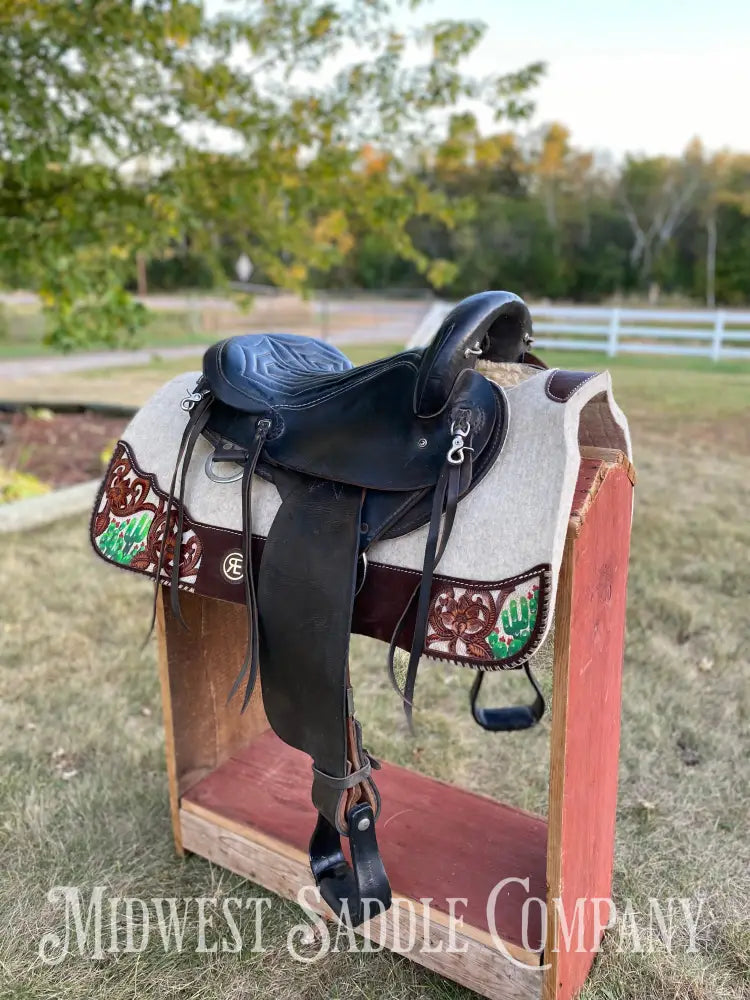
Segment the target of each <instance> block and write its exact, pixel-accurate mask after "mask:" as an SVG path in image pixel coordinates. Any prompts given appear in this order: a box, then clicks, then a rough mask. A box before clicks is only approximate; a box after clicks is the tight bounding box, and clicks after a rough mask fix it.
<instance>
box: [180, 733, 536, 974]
mask: <svg viewBox="0 0 750 1000" xmlns="http://www.w3.org/2000/svg"><path fill="white" fill-rule="evenodd" d="M376 779H377V784H378V788H379V789H380V792H381V795H382V799H383V808H382V813H381V815H380V818H379V820H378V824H377V834H378V843H379V846H380V849H381V854H382V857H383V862H384V864H385V867H386V871H387V872H388V875H389V878H390V881H391V886H392V888H393V890H394V891H395V892H397V893H399V894H401V895H403V896H407V897H409V898H410V899H420V898H423V897H432V898H433V899H434V904H433V905H434V907H435V908H436V909H437V910H440V911H441V912H443V913H449V912H450V904H449V902H448V900H449V899H451V898H462V899H466V900H467V903H466V905H465V907H463V908H462V911H461V912H462V913H463V915H464V919H465V922H466V923H467V924H469V925H471V926H472V927H476V928H479V929H480V930H481V931H483V932H484V933H485V934H487V933H489V931H490V921H489V917H488V913H487V909H488V900H490V894H491V893H492V891H493V889H494V887H495V885H496V884H497V883H499V882H500V881H501V880H502V879H504V878H508V877H514V878H521V879H525V878H528V879H529V891H528V893H527V891H526V890H525V889H524V888H523V886H521V885H518V884H517V883H512V884H510V885H507V886H505V887H504V888H503V889H502V890H501V891H500V892H499V894H495V896H493V897H492V898H493V899H494V898H496V905H495V906H494V908H493V911H492V912H493V916H494V922H495V926H496V928H497V932H498V934H499V935H500V936H501V937H502V938H503V940H505V941H508V942H509V943H510V944H511V945H513V946H515V947H517V948H520V949H522V950H523V951H524V952H526V953H527V954H528V955H530V956H531V958H530V959H529V960H530V961H533V962H534V963H536V964H537V965H538V964H539V955H538V954H536V953H535V950H536V949H541V947H542V943H543V941H542V938H543V931H544V928H543V927H542V922H541V916H540V914H539V908H538V907H531V913H530V919H529V927H528V933H527V936H526V938H524V934H523V927H522V917H521V910H522V907H523V903H524V900H525V899H526V898H527V896H528V895H530V896H537V897H538V898H540V899H544V898H545V896H546V850H547V824H546V822H545V821H544V820H543V819H542V818H540V817H538V816H532V815H531V814H530V813H526V812H523V811H521V810H519V809H513V808H512V807H511V806H508V805H505V804H504V803H502V802H496V801H494V800H493V799H489V798H486V797H484V796H479V795H474V794H472V793H471V792H467V791H466V790H464V789H462V788H457V787H455V786H453V785H448V784H445V783H444V782H441V781H436V780H435V779H433V778H426V777H424V776H423V775H419V774H416V773H415V772H413V771H409V770H407V769H406V768H402V767H396V766H395V765H393V764H388V763H387V762H384V763H383V766H382V770H380V771H379V772H378V773H377V776H376ZM190 803H193V804H195V805H199V806H201V807H203V808H204V809H208V810H209V811H210V812H212V813H213V814H216V815H220V816H224V817H226V818H227V819H230V820H232V821H234V822H236V823H239V824H241V825H242V827H245V828H246V827H250V828H252V829H253V830H257V831H258V832H259V833H261V834H263V835H265V836H268V837H271V838H273V839H274V840H275V841H281V842H283V843H286V844H288V845H289V846H290V847H292V848H295V849H296V850H298V851H301V852H302V853H303V854H304V855H305V856H306V853H307V844H308V840H309V838H310V834H311V832H312V830H313V827H314V826H315V821H316V812H315V809H314V807H313V805H312V802H311V801H310V759H309V757H307V755H306V754H302V753H300V752H299V751H298V750H294V749H293V748H292V747H288V746H287V745H286V744H285V743H282V742H281V740H279V738H278V737H277V736H276V735H275V733H273V732H272V731H270V730H269V731H268V732H266V733H264V734H263V735H262V736H261V737H259V738H258V739H257V740H255V741H254V742H253V743H252V744H251V745H250V746H248V747H246V748H245V749H243V750H242V751H241V753H239V754H237V755H235V756H233V757H232V758H231V759H230V760H228V761H227V762H226V763H225V764H224V765H222V766H221V767H220V768H218V769H217V770H216V771H214V772H213V773H212V774H210V775H208V776H207V777H206V778H204V779H203V780H202V781H201V782H199V783H198V784H196V785H195V786H193V787H192V788H191V789H190V791H189V792H188V793H187V794H186V795H185V796H184V797H183V807H184V808H188V807H189V804H190Z"/></svg>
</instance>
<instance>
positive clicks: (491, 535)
mask: <svg viewBox="0 0 750 1000" xmlns="http://www.w3.org/2000/svg"><path fill="white" fill-rule="evenodd" d="M477 370H478V371H480V372H481V373H482V374H483V375H485V376H486V377H487V378H488V379H490V380H491V381H492V382H494V383H495V384H496V385H498V386H500V387H502V391H503V393H504V396H505V400H506V410H507V430H506V437H505V441H504V444H503V447H502V449H501V450H500V452H499V454H498V455H497V457H496V458H495V460H494V463H493V464H492V466H491V468H490V469H489V471H488V472H487V473H486V475H485V476H484V478H483V479H482V481H481V482H479V483H478V485H477V486H476V487H475V488H474V489H473V490H472V491H471V492H470V493H468V494H467V495H466V496H465V497H463V498H462V501H461V503H460V504H459V506H458V509H457V512H456V516H455V522H454V524H453V529H452V532H451V534H450V537H449V539H448V542H447V546H446V548H445V552H444V554H443V556H442V559H441V561H440V564H439V567H438V568H437V569H436V571H435V575H434V580H433V583H432V588H431V594H430V609H429V618H428V628H427V633H426V638H425V645H424V649H423V654H424V656H426V657H427V658H430V659H433V660H448V661H451V662H454V663H456V664H460V665H464V666H469V667H473V668H478V669H480V670H482V671H487V670H498V669H513V668H516V667H519V666H521V665H522V664H524V663H525V662H526V661H527V660H528V658H529V657H530V656H532V655H533V654H534V653H535V652H536V651H537V650H538V649H539V647H540V645H541V644H542V643H543V641H544V639H545V637H546V635H547V633H548V631H549V628H550V625H551V620H552V610H553V609H554V602H555V595H556V589H557V582H558V576H559V571H560V564H561V561H562V554H563V547H564V542H565V534H566V529H567V524H568V518H569V513H570V509H571V504H572V502H573V495H574V489H575V485H576V480H577V477H578V472H579V466H580V460H581V448H582V447H583V448H587V447H595V448H607V449H617V450H619V451H621V452H623V453H624V454H625V455H626V456H627V457H628V458H630V457H631V443H630V436H629V432H628V425H627V420H626V418H625V416H624V414H623V413H622V411H621V410H620V408H619V407H618V406H617V404H616V402H615V400H614V397H613V394H612V385H611V378H610V376H609V373H607V372H602V373H598V374H597V373H594V374H592V373H584V372H569V371H564V370H559V369H552V370H540V369H538V368H536V367H532V366H530V365H524V364H498V363H493V362H480V363H479V365H478V366H477ZM199 377H200V373H199V372H189V373H186V374H184V375H179V376H177V377H176V378H174V379H172V380H171V381H170V382H168V383H167V384H166V385H164V386H163V387H162V388H161V389H159V390H158V391H157V392H156V393H155V395H154V396H153V397H152V398H151V399H150V400H149V402H147V403H146V404H145V406H144V407H143V408H142V409H141V410H140V411H139V412H138V413H137V414H136V416H135V417H134V418H133V419H132V421H131V422H130V424H129V425H128V426H127V428H126V429H125V431H124V432H123V435H122V438H121V439H120V440H119V441H118V442H117V445H116V447H115V449H114V453H113V456H112V459H111V461H110V463H109V466H108V469H107V471H106V474H105V476H104V480H103V482H102V486H101V489H100V491H99V495H98V497H97V500H96V504H95V508H94V512H93V516H92V520H91V541H92V544H93V546H94V549H95V551H96V552H97V553H98V554H99V555H100V556H101V557H102V558H103V559H105V560H106V561H108V562H110V563H113V564H115V565H118V566H121V567H123V568H126V569H129V570H131V571H133V572H137V573H142V574H144V575H146V576H150V577H152V578H155V577H156V573H157V566H158V564H159V553H160V548H161V544H162V539H163V537H164V527H165V525H164V522H165V518H166V508H167V498H168V494H169V489H170V480H171V477H172V474H173V471H174V460H175V454H176V453H177V450H178V448H179V445H180V441H181V438H182V435H183V432H184V430H185V426H186V424H187V421H188V413H187V412H186V411H185V410H183V409H181V402H182V400H184V399H185V397H186V396H188V395H189V394H190V393H191V392H192V391H193V389H194V387H195V385H196V382H197V381H198V379H199ZM213 452H214V449H213V447H212V445H211V444H210V443H209V441H207V440H206V439H205V438H203V437H201V438H200V439H199V440H198V442H197V443H196V446H195V454H194V459H193V461H192V462H191V464H190V467H189V469H188V470H187V477H186V482H185V489H184V492H183V497H182V500H183V509H184V525H183V536H182V545H181V549H180V567H179V586H180V588H181V589H185V590H189V591H195V592H196V593H198V594H201V595H203V596H206V597H210V598H218V599H220V600H226V601H232V602H236V603H244V601H245V592H244V588H243V565H242V560H243V556H242V545H241V539H242V495H241V492H242V491H241V483H240V482H239V481H238V480H237V478H235V479H234V481H226V482H217V481H215V480H214V479H212V478H209V475H207V472H206V469H207V467H208V468H210V461H211V458H212V456H213ZM215 468H216V469H221V470H222V473H223V471H224V469H225V468H227V469H228V468H229V467H228V466H222V465H217V466H216V467H215ZM227 478H230V477H227ZM280 505H281V498H280V496H279V493H278V491H277V489H276V487H275V486H274V485H273V484H272V483H270V482H267V481H265V480H264V479H262V478H260V477H259V476H257V475H256V476H255V477H254V478H253V484H252V510H253V521H252V531H253V547H254V549H255V548H256V547H257V549H258V550H259V553H260V551H261V550H262V546H263V542H264V539H265V537H266V536H267V535H268V532H269V530H270V528H271V525H272V523H273V520H274V518H275V516H276V514H277V512H278V510H279V507H280ZM365 527H366V526H363V530H364V528H365ZM427 532H428V526H427V525H424V526H423V527H420V528H418V529H417V530H414V531H411V532H409V533H408V534H404V535H401V536H399V537H396V538H385V539H382V540H380V541H375V542H374V543H373V544H372V545H371V546H370V548H369V550H368V553H367V566H366V571H365V573H364V579H363V580H362V581H361V583H360V585H359V586H360V590H359V593H358V595H357V598H356V601H355V604H354V614H353V618H352V631H354V632H358V633H361V634H364V635H369V636H373V637H375V638H378V639H382V640H385V641H389V640H390V639H391V636H392V634H393V632H394V629H395V627H396V625H397V623H398V620H399V617H400V616H401V615H402V613H403V611H404V608H405V606H406V605H407V603H408V601H409V597H410V595H411V594H412V592H413V591H414V588H415V586H416V585H417V584H418V582H419V579H420V576H421V571H422V561H423V557H424V551H425V544H426V539H427ZM162 581H163V582H164V583H166V584H170V583H171V573H170V572H168V569H167V566H166V565H164V566H163V568H162ZM288 614H289V624H290V626H292V625H293V622H294V614H295V609H294V608H293V607H290V608H289V609H288ZM412 617H413V615H412ZM412 630H413V622H409V621H408V620H407V621H406V622H405V623H404V627H403V628H402V629H401V631H400V632H399V634H398V638H397V644H398V645H399V646H400V647H401V648H403V649H405V650H408V649H409V648H410V644H411V638H412Z"/></svg>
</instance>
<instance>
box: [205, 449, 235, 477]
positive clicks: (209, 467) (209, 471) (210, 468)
mask: <svg viewBox="0 0 750 1000" xmlns="http://www.w3.org/2000/svg"><path fill="white" fill-rule="evenodd" d="M215 454H216V452H215V451H212V452H209V454H208V455H207V456H206V464H205V466H204V469H205V470H206V475H207V476H208V478H209V479H210V480H211V482H212V483H219V484H221V483H236V482H237V480H238V479H242V469H238V471H237V472H233V473H232V475H231V476H217V475H216V473H215V472H214V455H215ZM224 461H228V459H224Z"/></svg>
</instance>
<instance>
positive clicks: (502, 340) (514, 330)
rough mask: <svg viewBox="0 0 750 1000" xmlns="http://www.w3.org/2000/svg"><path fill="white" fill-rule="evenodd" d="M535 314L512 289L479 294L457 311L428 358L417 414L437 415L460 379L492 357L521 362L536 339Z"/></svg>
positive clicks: (445, 323)
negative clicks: (532, 323)
mask: <svg viewBox="0 0 750 1000" xmlns="http://www.w3.org/2000/svg"><path fill="white" fill-rule="evenodd" d="M531 334H532V329H531V313H530V312H529V309H528V306H527V305H526V303H525V302H524V301H523V299H521V298H519V297H518V296H517V295H514V294H513V293H512V292H479V293H478V294H477V295H470V296H469V297H468V298H466V299H463V300H462V301H461V302H459V303H458V305H457V306H456V307H455V309H452V310H451V311H450V312H449V313H448V315H447V316H446V317H445V319H444V320H443V322H442V325H441V326H440V329H439V330H438V332H437V333H436V334H435V336H434V337H433V338H432V341H431V342H430V344H429V346H428V347H427V348H426V349H425V351H424V354H423V356H422V363H421V365H420V368H419V375H418V376H417V382H416V386H415V388H414V412H415V413H416V414H417V415H418V416H420V417H427V416H432V415H433V414H435V413H438V412H439V411H440V410H441V409H442V408H443V406H444V405H445V402H446V400H447V399H448V398H449V396H450V394H451V390H452V388H453V386H454V384H455V381H456V378H457V377H458V375H459V374H460V372H462V371H463V370H464V369H466V368H474V366H475V365H476V362H477V361H478V359H479V358H480V357H482V358H484V359H485V360H486V361H520V360H521V359H522V358H523V355H524V354H525V353H526V350H527V349H528V347H529V345H530V344H531V341H532V336H531Z"/></svg>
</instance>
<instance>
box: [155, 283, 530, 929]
mask: <svg viewBox="0 0 750 1000" xmlns="http://www.w3.org/2000/svg"><path fill="white" fill-rule="evenodd" d="M530 342H531V321H530V317H529V313H528V309H527V308H526V306H525V304H524V303H523V302H522V300H521V299H519V298H518V297H517V296H515V295H512V294H510V293H507V292H484V293H482V294H480V295H475V296H471V297H470V298H469V299H466V300H464V302H462V303H460V304H459V305H458V306H457V307H456V308H455V309H454V310H453V311H452V312H451V313H450V314H449V316H448V317H446V320H445V321H444V323H443V325H442V326H441V328H440V330H439V331H438V333H437V334H436V336H435V338H434V340H433V342H432V344H431V345H430V346H429V347H427V348H426V349H425V350H407V351H404V352H402V353H401V354H397V355H395V356H393V357H391V358H387V359H385V360H383V361H376V362H373V363H372V364H369V365H364V366H362V367H360V368H353V367H352V366H351V363H350V362H349V361H348V359H346V358H345V357H344V355H343V354H341V352H339V351H338V350H337V349H336V348H335V347H333V346H332V345H330V344H324V343H321V342H320V341H317V340H312V339H309V338H304V337H292V336H290V335H286V334H270V335H263V336H258V335H248V336H242V337H233V338H230V339H228V340H225V341H223V342H221V343H219V344H217V345H215V346H214V347H212V348H210V349H209V350H208V351H207V352H206V355H205V358H204V367H203V377H202V378H201V380H200V381H199V383H198V385H197V386H196V388H195V391H194V392H193V393H192V394H190V395H189V396H188V397H187V399H185V400H184V401H183V408H185V409H187V410H188V411H189V413H190V417H189V420H188V424H187V427H186V428H185V432H184V434H183V438H182V442H181V445H180V449H179V453H178V456H177V464H176V467H175V470H174V475H173V479H172V485H171V489H170V494H169V499H168V503H167V512H166V521H165V524H166V525H168V526H169V529H167V530H165V533H164V540H163V544H162V547H161V554H160V560H159V565H158V567H157V577H156V578H157V581H158V580H159V579H160V578H161V573H162V566H163V565H164V563H165V560H166V558H167V550H168V549H170V547H171V549H170V552H171V554H170V556H169V558H170V559H171V563H172V584H173V585H172V587H171V600H172V607H173V610H174V613H175V614H176V615H177V616H179V593H178V584H179V564H180V554H179V548H180V543H181V539H182V535H183V508H184V504H183V503H182V498H183V495H184V488H185V482H186V476H187V469H188V467H189V463H190V459H191V456H192V453H193V450H194V448H195V445H196V442H197V441H198V439H199V438H200V437H201V436H205V437H207V438H208V439H209V440H210V441H211V442H212V443H214V444H218V445H219V446H220V449H221V450H220V453H219V457H220V458H221V459H222V460H229V459H231V460H234V461H236V462H238V463H239V464H240V465H241V466H242V535H243V544H242V549H243V556H244V561H243V574H244V588H245V600H246V606H247V611H248V650H247V654H246V657H245V662H244V663H243V665H242V669H241V671H240V673H239V675H238V677H237V680H236V681H235V684H234V687H233V689H232V694H234V693H235V691H237V690H238V689H239V687H240V686H241V685H242V683H243V682H245V696H244V705H247V703H248V701H249V698H250V694H251V693H252V690H253V688H254V685H255V683H256V679H257V676H258V674H259V675H260V683H261V685H262V689H263V701H264V707H265V710H266V714H267V717H268V720H269V722H270V724H271V726H272V727H273V729H274V730H275V731H276V733H277V734H278V735H279V736H280V738H281V739H283V740H284V741H285V742H287V743H289V744H290V745H292V746H294V747H297V748H298V749H300V750H303V751H304V752H306V753H308V754H309V755H310V756H311V757H312V760H313V789H312V795H313V802H314V804H315V806H316V808H317V810H318V813H319V820H318V825H317V827H316V830H315V833H314V834H313V838H312V840H311V843H310V858H311V868H312V871H313V874H314V875H315V879H316V882H317V884H318V886H319V887H320V891H321V894H322V895H323V898H324V899H326V901H327V902H328V903H329V905H330V906H331V907H332V909H333V910H334V912H335V913H337V914H338V915H342V914H343V913H344V911H345V910H346V911H347V913H348V917H349V919H350V920H351V922H352V923H353V924H357V923H361V922H362V921H363V920H366V919H368V918H369V916H370V915H372V913H373V912H375V911H374V910H373V909H372V906H373V905H375V906H377V907H379V908H381V909H383V908H387V906H388V905H390V888H389V886H388V880H387V876H386V874H385V870H384V868H383V865H382V862H381V860H380V856H379V853H378V850H377V840H376V838H375V821H376V819H377V814H378V811H379V798H378V793H377V788H376V786H375V783H374V781H373V778H372V770H373V768H375V769H376V768H377V766H378V765H377V762H376V761H375V760H374V759H373V758H372V757H371V756H370V755H369V754H368V753H367V751H366V750H365V749H364V748H363V745H362V734H361V729H360V726H359V723H358V722H357V720H356V718H355V714H354V703H353V695H352V690H351V686H350V683H349V673H348V652H349V637H350V633H351V628H352V616H353V613H354V601H355V597H356V593H357V587H358V569H359V567H360V563H361V557H362V556H363V555H365V554H366V552H367V550H368V548H369V547H370V545H372V544H374V542H376V541H377V540H378V539H381V538H393V537H398V536H400V535H403V534H406V533H408V532H411V531H414V530H415V528H418V527H420V526H423V525H427V526H428V528H427V537H426V540H425V548H424V556H423V565H422V570H421V573H420V575H419V581H418V582H417V584H416V585H415V587H414V590H413V592H412V593H411V596H410V598H409V600H408V601H407V603H406V606H405V607H404V609H403V613H402V615H401V618H400V620H399V622H398V624H397V625H396V628H395V630H394V633H393V636H392V638H391V645H390V652H389V670H390V673H391V678H392V681H393V682H394V685H395V686H396V687H397V688H398V689H399V690H400V692H401V694H402V696H403V699H404V707H405V711H406V714H407V718H408V719H409V720H410V719H411V709H412V701H413V695H414V687H415V683H416V676H417V668H418V664H419V659H420V655H421V653H422V650H423V648H424V644H425V637H426V633H427V627H428V624H427V623H428V613H429V601H430V594H431V589H432V580H433V575H434V572H435V569H436V567H437V566H438V564H439V562H440V560H441V557H442V555H443V553H444V551H445V548H446V545H447V543H448V540H449V538H450V535H451V529H452V526H453V523H454V519H455V516H456V511H457V508H458V505H459V503H460V502H461V500H462V498H464V497H465V496H466V495H467V494H468V493H469V492H470V491H471V490H472V488H473V487H474V486H475V485H476V484H477V483H478V482H479V481H480V480H481V479H482V477H483V476H484V475H485V474H486V472H487V470H488V469H489V468H490V467H491V466H492V464H493V463H494V462H495V460H496V458H497V455H498V453H499V452H500V450H501V448H502V445H503V442H504V439H505V434H506V432H507V427H508V420H507V406H506V403H505V396H504V393H503V390H502V389H500V388H499V387H498V386H496V385H494V384H493V383H492V382H490V381H489V380H488V379H486V378H485V377H484V376H483V375H481V374H480V373H479V372H477V371H475V370H474V369H475V366H476V364H477V361H478V360H479V359H480V358H482V357H490V358H491V359H493V360H501V361H518V360H521V359H522V358H523V356H524V354H525V352H526V348H527V347H528V346H529V344H530ZM258 472H260V473H261V474H262V475H263V477H264V478H267V479H269V480H270V481H271V482H273V484H274V485H275V486H276V488H277V490H278V492H279V495H280V497H281V506H280V508H279V510H278V511H277V513H276V516H275V519H274V521H273V524H272V525H271V528H270V530H269V532H268V536H267V538H266V541H265V545H264V547H263V553H262V557H261V563H260V566H259V569H258V572H257V574H256V573H255V572H254V568H253V561H252V549H253V547H252V521H253V517H252V479H253V476H254V475H255V474H256V473H258ZM173 509H174V511H175V512H176V517H175V518H174V519H173ZM173 524H174V528H173V529H172V525H173ZM256 575H257V591H256ZM290 607H291V608H293V609H294V617H295V628H294V629H290V628H289V609H290ZM407 623H408V627H409V629H410V631H411V633H412V642H411V646H410V655H409V663H408V667H407V670H406V678H405V682H404V684H403V686H401V685H399V684H397V683H396V675H395V669H394V665H393V656H394V652H395V649H396V646H397V645H398V644H399V642H400V641H402V640H401V633H402V631H403V630H404V628H405V627H406V624H407ZM259 664H261V665H262V668H261V669H260V671H259ZM243 707H244V706H243ZM543 708H544V705H543V702H542V703H541V706H540V704H539V699H537V700H536V701H535V704H534V706H533V707H532V708H531V709H530V714H529V719H528V722H527V724H533V723H534V722H535V721H536V720H537V719H538V718H539V716H540V715H541V712H542V711H543ZM514 719H515V721H516V722H517V720H518V714H517V713H516V715H515V716H514ZM505 728H507V727H505ZM341 836H348V837H349V839H350V844H351V854H352V865H351V866H350V865H349V864H348V862H346V860H345V858H344V855H343V852H342V849H341V843H340V837H341ZM368 901H369V902H368Z"/></svg>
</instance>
